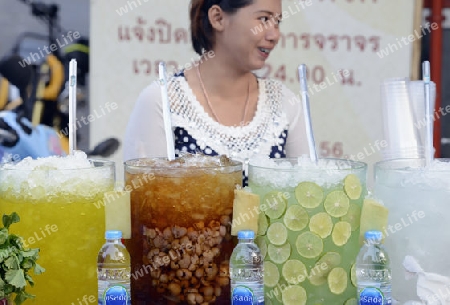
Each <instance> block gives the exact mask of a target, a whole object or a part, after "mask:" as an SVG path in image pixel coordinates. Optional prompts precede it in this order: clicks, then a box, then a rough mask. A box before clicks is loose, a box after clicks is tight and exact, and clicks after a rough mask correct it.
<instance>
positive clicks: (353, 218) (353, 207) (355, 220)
mask: <svg viewBox="0 0 450 305" xmlns="http://www.w3.org/2000/svg"><path fill="white" fill-rule="evenodd" d="M341 220H342V221H346V222H348V223H349V224H350V226H351V227H352V231H355V230H356V229H358V228H359V223H360V220H361V208H360V207H359V205H357V204H355V203H350V206H349V208H348V212H347V214H345V215H344V216H342V217H341Z"/></svg>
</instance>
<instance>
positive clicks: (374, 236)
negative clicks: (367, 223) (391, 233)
mask: <svg viewBox="0 0 450 305" xmlns="http://www.w3.org/2000/svg"><path fill="white" fill-rule="evenodd" d="M364 238H365V239H366V240H373V241H380V240H381V239H382V238H383V234H382V233H381V231H377V230H371V231H367V232H366V233H365V234H364Z"/></svg>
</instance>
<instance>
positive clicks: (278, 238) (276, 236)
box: [267, 222, 288, 246]
mask: <svg viewBox="0 0 450 305" xmlns="http://www.w3.org/2000/svg"><path fill="white" fill-rule="evenodd" d="M287 234H288V232H287V229H286V227H285V226H284V224H282V223H281V222H276V223H273V224H271V225H270V227H269V228H268V229H267V238H268V239H269V241H270V242H271V243H272V244H274V245H277V246H279V245H282V244H284V243H285V242H286V240H287Z"/></svg>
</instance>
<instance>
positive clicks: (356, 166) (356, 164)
mask: <svg viewBox="0 0 450 305" xmlns="http://www.w3.org/2000/svg"><path fill="white" fill-rule="evenodd" d="M271 160H272V161H274V162H275V163H277V164H278V163H281V162H283V161H289V162H290V163H291V165H293V166H294V167H292V168H284V167H282V168H279V167H277V166H276V167H274V166H270V165H267V166H266V165H255V164H252V161H251V160H250V162H249V168H253V169H261V170H274V169H275V170H282V171H298V170H299V169H305V170H319V171H321V170H323V171H328V172H330V171H331V172H332V171H354V170H366V169H367V163H365V162H362V161H355V160H350V159H340V158H320V159H318V161H319V162H320V161H321V160H322V161H325V162H334V163H332V164H333V166H334V167H335V166H336V165H338V167H339V166H348V165H350V167H342V168H327V167H318V168H313V167H312V166H314V164H313V163H309V164H308V165H307V166H302V165H301V164H300V165H299V164H298V160H299V158H280V159H271ZM326 164H328V163H326ZM326 164H320V166H324V165H326ZM330 165H331V163H330Z"/></svg>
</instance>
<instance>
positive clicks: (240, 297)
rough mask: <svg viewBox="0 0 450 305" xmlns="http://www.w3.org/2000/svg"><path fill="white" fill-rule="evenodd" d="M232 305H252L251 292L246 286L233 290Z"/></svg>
mask: <svg viewBox="0 0 450 305" xmlns="http://www.w3.org/2000/svg"><path fill="white" fill-rule="evenodd" d="M231 304H232V305H253V291H252V290H251V289H250V288H248V287H246V286H237V287H236V288H234V289H233V293H232V303H231Z"/></svg>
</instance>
